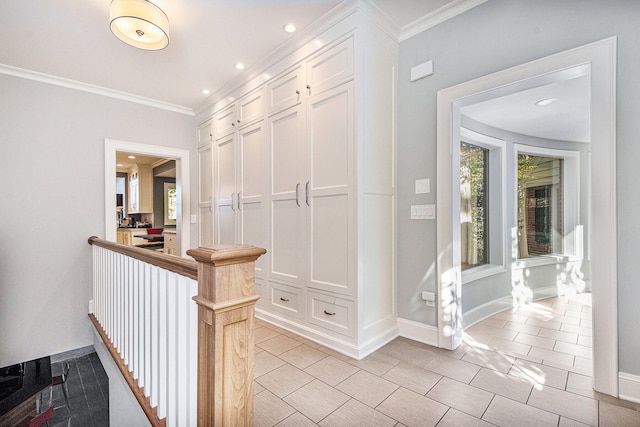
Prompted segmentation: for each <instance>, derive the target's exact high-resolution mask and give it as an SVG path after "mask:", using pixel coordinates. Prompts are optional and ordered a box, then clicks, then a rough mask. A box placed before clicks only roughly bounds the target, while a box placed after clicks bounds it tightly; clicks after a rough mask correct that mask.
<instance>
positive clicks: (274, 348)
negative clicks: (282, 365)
mask: <svg viewBox="0 0 640 427" xmlns="http://www.w3.org/2000/svg"><path fill="white" fill-rule="evenodd" d="M300 345H302V343H301V342H300V341H296V340H294V339H293V338H290V337H288V336H285V335H278V336H276V337H273V338H269V339H268V340H264V341H262V342H261V343H258V344H256V346H258V347H260V348H261V349H263V350H266V351H268V352H269V353H271V354H273V355H276V356H277V355H279V354H282V353H284V352H286V351H289V350H291V349H292V348H296V347H298V346H300Z"/></svg>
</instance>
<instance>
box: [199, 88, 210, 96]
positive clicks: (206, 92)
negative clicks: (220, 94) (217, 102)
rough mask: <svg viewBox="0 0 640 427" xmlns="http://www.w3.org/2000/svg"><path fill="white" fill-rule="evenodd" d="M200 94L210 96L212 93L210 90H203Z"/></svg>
mask: <svg viewBox="0 0 640 427" xmlns="http://www.w3.org/2000/svg"><path fill="white" fill-rule="evenodd" d="M200 92H202V93H203V94H205V95H209V94H210V93H211V91H210V90H209V89H202V90H201V91H200Z"/></svg>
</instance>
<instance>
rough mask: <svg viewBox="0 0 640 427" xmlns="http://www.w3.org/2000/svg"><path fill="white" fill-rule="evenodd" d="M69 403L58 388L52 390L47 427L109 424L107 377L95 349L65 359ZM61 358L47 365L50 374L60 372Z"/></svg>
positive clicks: (95, 426) (87, 426) (58, 373)
mask: <svg viewBox="0 0 640 427" xmlns="http://www.w3.org/2000/svg"><path fill="white" fill-rule="evenodd" d="M66 361H68V362H69V376H68V377H67V387H68V390H69V406H67V402H66V400H65V398H64V394H63V392H62V387H60V386H56V387H54V389H53V400H54V405H55V409H54V411H53V418H52V419H51V421H50V422H49V426H51V427H63V426H83V427H85V426H86V427H89V426H94V427H100V426H107V427H108V426H109V378H108V377H107V374H106V372H105V371H104V368H103V367H102V363H100V359H99V358H98V355H97V354H96V353H95V352H92V353H89V354H86V355H82V356H79V357H75V358H72V359H67V360H66ZM64 362H65V361H60V362H55V363H52V364H51V374H52V375H54V376H55V375H60V373H62V366H63V363H64Z"/></svg>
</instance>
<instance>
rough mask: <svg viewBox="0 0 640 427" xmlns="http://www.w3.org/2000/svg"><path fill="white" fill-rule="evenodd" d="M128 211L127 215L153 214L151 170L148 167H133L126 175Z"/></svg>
mask: <svg viewBox="0 0 640 427" xmlns="http://www.w3.org/2000/svg"><path fill="white" fill-rule="evenodd" d="M127 181H128V185H129V194H128V199H129V209H128V210H127V214H137V213H152V212H153V169H152V168H151V166H149V165H133V166H132V167H131V168H129V171H128V174H127Z"/></svg>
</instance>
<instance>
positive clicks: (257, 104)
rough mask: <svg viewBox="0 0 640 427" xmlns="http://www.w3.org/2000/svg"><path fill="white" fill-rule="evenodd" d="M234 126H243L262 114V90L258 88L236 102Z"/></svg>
mask: <svg viewBox="0 0 640 427" xmlns="http://www.w3.org/2000/svg"><path fill="white" fill-rule="evenodd" d="M237 105H238V107H237V108H238V112H237V114H236V126H238V127H244V126H247V125H249V124H251V123H253V122H255V121H256V120H258V119H260V118H262V117H263V116H264V90H263V89H262V88H260V89H259V90H256V91H254V92H251V93H250V94H248V95H245V96H243V97H242V98H240V99H239V100H238V102H237Z"/></svg>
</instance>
